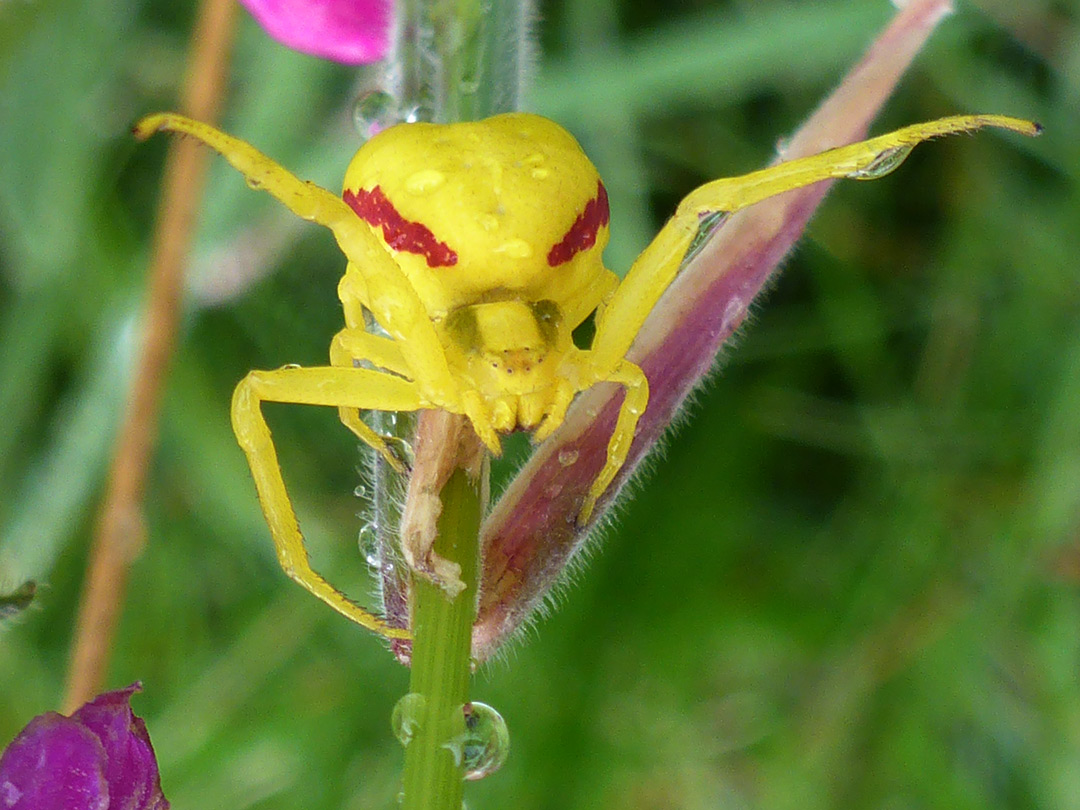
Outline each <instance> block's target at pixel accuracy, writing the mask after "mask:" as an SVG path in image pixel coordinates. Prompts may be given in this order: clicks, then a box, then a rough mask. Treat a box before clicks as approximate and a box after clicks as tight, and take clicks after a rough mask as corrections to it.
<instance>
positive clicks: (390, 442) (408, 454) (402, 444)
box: [383, 436, 415, 467]
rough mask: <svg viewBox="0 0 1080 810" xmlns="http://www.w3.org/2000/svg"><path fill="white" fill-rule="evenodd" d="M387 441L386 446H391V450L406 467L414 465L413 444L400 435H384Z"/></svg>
mask: <svg viewBox="0 0 1080 810" xmlns="http://www.w3.org/2000/svg"><path fill="white" fill-rule="evenodd" d="M383 439H384V440H385V441H386V446H387V447H388V448H390V452H391V453H393V454H394V455H395V456H396V457H397V458H398V459H400V460H401V462H402V463H403V464H404V465H405V466H406V467H412V465H413V459H414V458H415V456H414V455H413V449H412V445H411V444H409V443H408V442H407V441H405V440H404V439H402V438H400V437H398V436H383Z"/></svg>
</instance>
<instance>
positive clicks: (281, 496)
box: [232, 367, 430, 639]
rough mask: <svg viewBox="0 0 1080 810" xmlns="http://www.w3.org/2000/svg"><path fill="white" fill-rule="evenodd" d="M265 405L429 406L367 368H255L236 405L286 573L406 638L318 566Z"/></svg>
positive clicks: (411, 388) (406, 384)
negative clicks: (325, 576) (312, 559)
mask: <svg viewBox="0 0 1080 810" xmlns="http://www.w3.org/2000/svg"><path fill="white" fill-rule="evenodd" d="M263 402H285V403H294V404H301V405H326V406H330V407H336V408H347V409H350V410H354V411H355V410H357V409H378V410H388V411H415V410H419V409H421V408H426V407H430V406H429V404H428V403H426V402H425V401H424V400H423V399H422V398H421V396H420V394H419V392H418V391H417V387H416V385H415V384H414V383H412V382H410V381H408V380H404V379H401V378H399V377H395V376H394V375H392V374H386V373H383V372H380V371H372V370H369V369H360V368H332V367H330V368H327V367H323V368H283V369H278V370H277V371H252V372H251V373H250V374H248V375H247V376H246V377H245V378H244V379H243V380H241V382H240V384H239V385H238V386H237V387H236V392H235V393H234V394H233V403H232V421H233V430H234V431H235V433H236V438H237V441H238V442H239V443H240V446H241V447H242V448H243V450H244V453H245V454H246V455H247V459H248V464H249V465H250V467H251V473H252V476H253V478H254V479H255V487H256V489H257V491H258V493H259V501H260V503H261V504H262V508H263V514H264V515H265V516H266V522H267V524H268V525H269V527H270V534H271V536H272V537H273V540H274V547H275V548H276V549H277V555H278V561H279V562H280V564H281V567H282V569H284V571H285V573H286V574H288V575H289V576H290V577H291V578H292V579H294V580H295V581H297V582H299V583H300V584H301V585H303V586H304V587H305V588H307V589H308V590H309V591H310V592H311V593H313V594H314V595H315V596H317V597H319V598H320V599H322V600H323V601H324V602H326V603H327V604H328V605H330V606H331V607H332V608H334V609H335V610H337V611H338V612H339V613H341V614H343V615H344V616H346V617H347V618H349V619H352V620H353V621H354V622H356V623H357V624H359V625H360V626H362V627H366V628H367V629H369V630H372V631H374V632H376V633H378V634H380V635H382V636H385V637H386V638H392V639H393V638H408V637H409V633H408V631H407V630H402V629H400V628H396V627H390V626H389V625H388V624H387V623H386V622H385V621H384V620H383V619H381V618H379V617H378V616H376V615H374V614H373V613H371V612H370V611H368V610H366V609H364V608H363V607H361V606H360V605H358V604H356V603H355V602H353V601H352V600H350V599H349V598H348V597H346V596H345V595H344V594H343V593H341V592H340V591H338V590H337V589H336V588H335V587H334V586H333V585H331V584H330V583H329V582H327V581H326V580H325V579H323V577H322V576H320V575H319V574H318V573H316V572H315V571H314V569H312V567H311V562H310V559H309V557H308V553H307V548H306V547H305V545H304V537H303V535H302V534H301V532H300V526H299V524H298V522H297V519H296V512H295V510H294V509H293V506H292V501H291V500H290V499H289V494H288V492H287V491H286V489H285V481H284V479H283V478H282V475H281V467H280V465H279V463H278V458H277V451H276V450H275V449H274V442H273V438H272V437H271V435H270V428H269V427H268V426H267V424H266V419H265V417H264V416H263V413H262V403H263ZM369 430H370V429H369ZM360 438H364V436H362V435H361V437H360ZM376 449H377V448H376Z"/></svg>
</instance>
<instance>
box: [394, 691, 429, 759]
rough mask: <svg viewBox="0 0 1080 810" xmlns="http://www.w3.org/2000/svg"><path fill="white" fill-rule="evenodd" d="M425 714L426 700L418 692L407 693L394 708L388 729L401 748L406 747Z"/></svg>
mask: <svg viewBox="0 0 1080 810" xmlns="http://www.w3.org/2000/svg"><path fill="white" fill-rule="evenodd" d="M426 713H427V698H425V697H424V696H423V695H421V694H420V693H419V692H409V694H407V695H405V696H404V697H403V698H402V699H401V700H399V701H398V702H397V704H396V705H395V706H394V711H393V713H392V714H391V715H390V727H391V728H392V729H393V730H394V736H395V737H397V738H398V742H400V743H401V744H402V746H405V747H408V745H409V743H411V742H412V738H413V737H415V736H416V732H417V731H418V730H419V728H420V724H421V723H422V722H423V719H424V715H425V714H426Z"/></svg>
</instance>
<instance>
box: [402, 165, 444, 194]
mask: <svg viewBox="0 0 1080 810" xmlns="http://www.w3.org/2000/svg"><path fill="white" fill-rule="evenodd" d="M444 182H446V175H445V174H443V173H442V172H440V171H439V170H438V169H421V170H420V171H418V172H413V173H412V174H410V175H409V176H408V177H407V178H406V179H405V190H406V191H407V192H409V193H410V194H414V195H417V196H420V195H423V194H427V193H429V192H432V191H434V190H435V189H437V188H438V187H439V186H441V185H442V184H443V183H444Z"/></svg>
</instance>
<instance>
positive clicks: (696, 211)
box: [592, 115, 1041, 368]
mask: <svg viewBox="0 0 1080 810" xmlns="http://www.w3.org/2000/svg"><path fill="white" fill-rule="evenodd" d="M983 127H999V128H1002V129H1009V130H1012V131H1013V132H1019V133H1021V134H1023V135H1037V134H1039V132H1040V131H1041V127H1039V125H1038V124H1033V123H1031V122H1030V121H1024V120H1021V119H1018V118H1009V117H1006V116H1003V115H956V116H952V117H949V118H941V119H939V120H937V121H929V122H927V123H923V124H913V125H912V126H909V127H904V128H903V129H898V130H896V131H895V132H890V133H888V134H886V135H879V136H878V137H876V138H871V139H869V140H866V141H861V142H860V143H854V144H851V145H849V146H841V147H837V148H836V149H829V150H828V151H826V152H822V153H820V154H817V155H811V156H809V157H804V158H799V159H797V160H791V161H787V162H785V163H778V164H776V165H775V166H770V167H769V168H766V169H761V170H760V171H756V172H751V173H750V174H746V175H743V176H742V177H731V178H725V179H722V180H714V181H713V182H711V183H706V184H705V185H703V186H701V187H700V188H698V189H697V190H696V191H693V192H691V193H690V194H689V195H688V196H687V197H686V198H685V199H684V200H683V201H682V202H681V203H680V204H679V207H678V209H677V210H676V212H675V215H674V216H673V217H672V218H671V220H669V221H668V223H667V225H665V226H664V228H663V229H662V230H661V231H660V233H659V234H658V235H657V237H656V239H654V240H653V242H652V244H650V245H649V246H648V247H647V248H646V249H645V251H644V252H643V253H642V254H641V255H640V256H639V257H638V258H637V260H636V261H635V262H634V264H633V266H632V267H631V268H630V271H629V272H628V273H627V275H626V278H625V279H624V280H623V282H622V284H620V285H619V287H618V289H616V290H615V294H614V296H612V299H611V302H610V304H609V305H608V306H607V308H606V309H605V310H604V312H603V313H602V314H601V316H600V318H599V320H598V322H597V325H596V337H595V339H594V340H593V346H592V350H593V352H594V353H595V354H596V361H597V363H598V364H599V365H600V366H601V367H607V368H615V366H616V364H617V362H618V361H619V360H620V359H621V358H623V357H625V356H626V353H627V352H628V351H629V350H630V346H631V344H632V343H633V342H634V339H635V338H636V337H637V334H638V332H639V331H640V329H641V326H642V324H644V322H645V319H646V317H648V315H649V312H650V311H652V308H653V306H655V304H656V302H657V301H658V300H659V299H660V296H661V295H663V293H664V290H666V289H667V288H668V286H669V285H670V284H671V282H672V281H673V280H674V279H675V276H676V275H677V274H678V272H679V268H680V267H681V266H682V262H683V259H684V258H685V256H686V251H687V249H688V248H689V247H690V244H691V242H692V241H693V240H694V237H695V236H696V235H697V232H698V224H699V222H700V220H701V217H702V216H704V215H706V214H711V213H721V212H726V213H729V214H731V213H734V212H736V211H739V210H741V209H743V208H747V207H749V206H751V205H754V204H755V203H758V202H761V201H762V200H766V199H768V198H769V197H774V196H776V195H777V194H781V193H783V192H785V191H791V190H793V189H796V188H802V187H803V186H808V185H811V184H813V183H818V182H821V181H822V180H830V179H839V178H845V177H849V178H854V179H857V180H872V179H875V178H878V177H882V176H884V175H885V174H888V173H889V172H891V171H892V170H893V169H895V168H896V167H897V166H899V165H900V163H901V162H902V161H903V159H904V158H905V157H906V156H907V154H908V153H909V152H910V151H911V150H912V149H913V148H914V147H915V146H916V145H918V144H919V143H922V142H923V141H926V140H929V139H931V138H937V137H940V136H943V135H951V134H955V133H961V132H974V131H975V130H978V129H981V128H983Z"/></svg>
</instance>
